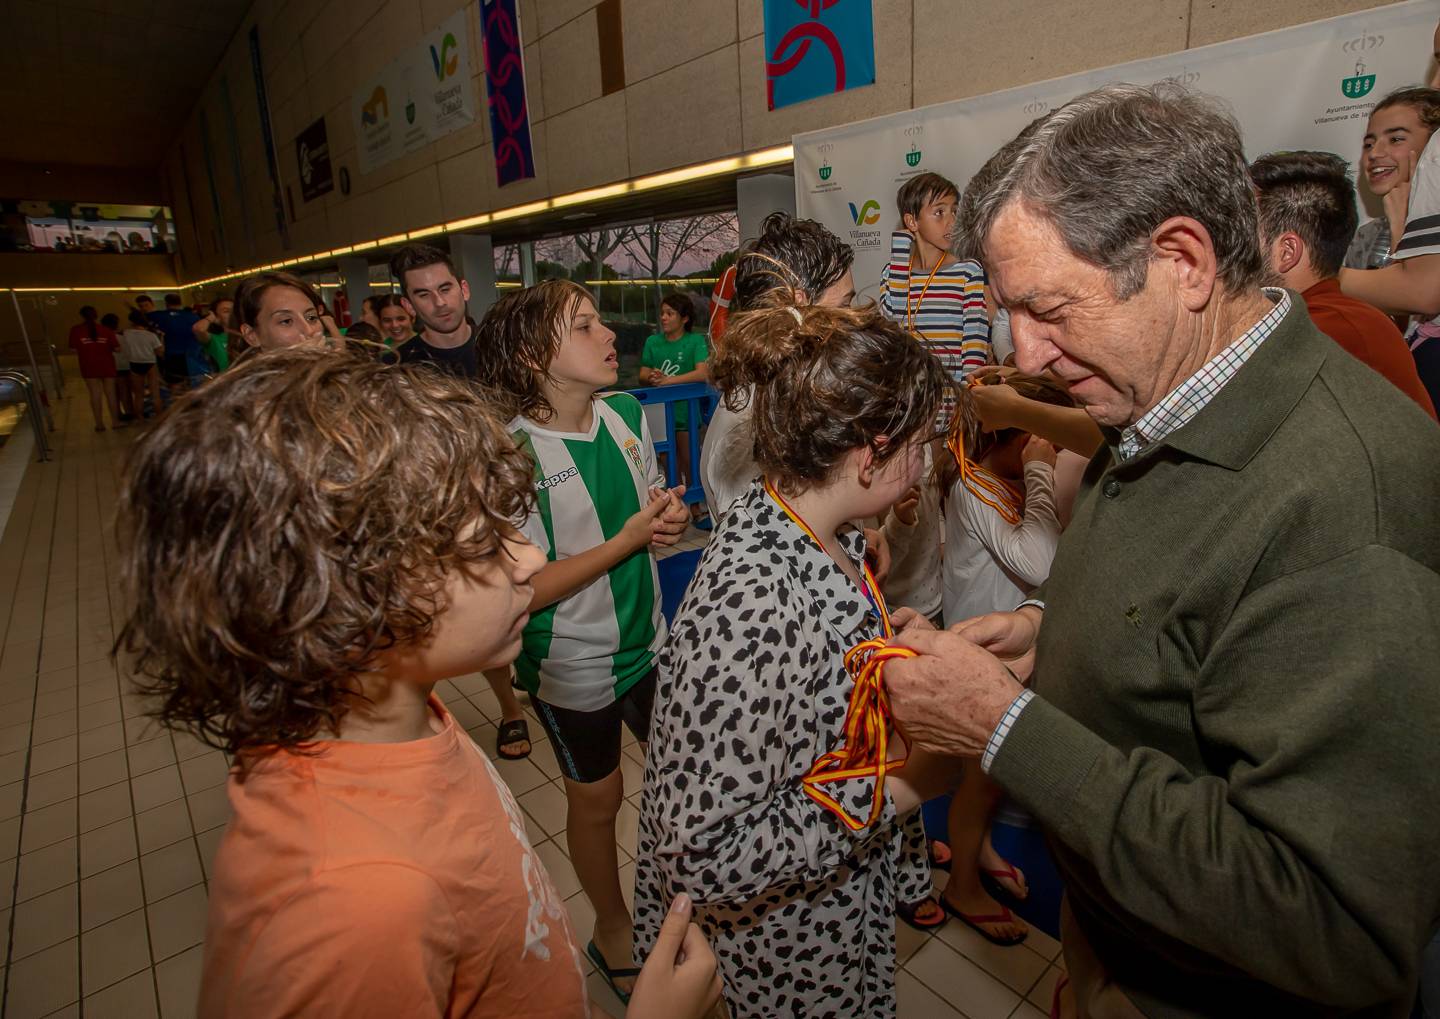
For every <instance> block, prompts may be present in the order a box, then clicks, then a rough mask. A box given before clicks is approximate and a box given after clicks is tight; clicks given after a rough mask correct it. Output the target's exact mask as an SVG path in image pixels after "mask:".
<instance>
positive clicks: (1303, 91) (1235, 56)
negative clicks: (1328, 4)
mask: <svg viewBox="0 0 1440 1019" xmlns="http://www.w3.org/2000/svg"><path fill="white" fill-rule="evenodd" d="M1437 17H1440V5H1437V4H1436V3H1435V0H1410V2H1407V3H1398V4H1393V5H1391V6H1388V7H1380V8H1376V9H1374V10H1369V11H1365V12H1363V13H1360V14H1351V15H1345V16H1343V17H1339V18H1330V19H1328V20H1325V21H1317V22H1312V23H1311V24H1308V25H1299V26H1296V27H1294V28H1285V29H1281V30H1279V31H1275V32H1267V33H1265V34H1263V35H1254V36H1249V37H1246V38H1244V39H1235V40H1232V41H1230V42H1223V43H1216V44H1214V45H1211V46H1204V47H1201V48H1198V49H1192V50H1185V51H1184V52H1181V53H1174V54H1171V55H1169V56H1163V57H1152V58H1149V59H1146V60H1136V61H1133V62H1131V63H1128V64H1117V65H1115V66H1113V67H1105V68H1100V69H1098V70H1094V71H1086V72H1083V73H1080V74H1072V75H1068V76H1066V77H1064V78H1054V79H1052V80H1050V81H1045V82H1040V83H1038V84H1034V85H1025V86H1022V87H1019V88H1012V89H1006V90H1004V91H1003V92H992V93H989V94H988V95H983V96H977V97H975V98H972V99H961V100H956V101H954V102H948V103H937V104H936V105H934V106H925V107H921V108H920V109H916V110H907V111H905V112H903V113H895V114H890V115H888V116H884V117H877V118H875V119H873V120H865V121H859V122H857V123H854V124H847V125H845V126H844V127H837V128H830V129H828V130H824V131H812V132H810V133H807V134H800V135H796V136H795V138H794V144H795V198H796V202H795V204H796V209H797V211H798V214H799V215H800V216H802V217H806V218H809V219H816V220H819V221H820V222H822V223H824V224H825V225H826V226H827V227H829V228H830V229H831V230H833V231H834V232H835V233H836V234H837V235H838V236H839V237H840V238H841V239H842V240H845V241H848V242H849V244H850V246H851V247H852V248H854V249H855V285H856V289H857V290H859V291H860V292H861V293H862V294H864V295H865V296H869V297H876V296H878V291H879V284H880V271H881V269H882V268H883V266H884V264H885V259H886V257H887V256H888V254H889V251H890V233H891V231H892V230H894V229H896V228H897V227H898V226H899V217H898V214H897V213H896V211H895V192H896V191H897V190H898V189H899V187H900V185H901V184H903V183H904V182H905V180H906V179H907V178H909V177H913V176H914V175H915V174H918V173H922V172H924V171H926V170H933V171H935V172H937V173H941V174H944V175H945V176H946V177H949V178H950V179H951V180H953V181H954V182H955V183H956V184H957V185H958V186H959V187H960V188H961V189H962V190H963V189H964V187H965V184H966V182H967V181H969V179H970V178H971V176H972V175H974V173H975V172H976V171H977V170H979V169H980V167H981V166H982V165H983V164H984V163H985V160H987V159H989V158H990V156H991V155H992V154H993V153H994V152H995V150H996V149H998V148H999V147H1000V146H1001V145H1003V144H1005V143H1006V142H1007V141H1009V140H1010V139H1011V138H1013V137H1015V135H1016V134H1018V133H1019V132H1020V129H1021V128H1023V127H1024V126H1025V125H1026V124H1028V123H1029V122H1030V121H1032V120H1034V119H1035V118H1036V117H1038V116H1041V115H1042V114H1044V113H1047V112H1048V111H1050V110H1053V109H1055V108H1056V107H1058V106H1062V105H1064V104H1065V103H1066V102H1068V101H1069V100H1070V99H1073V98H1074V97H1075V96H1077V95H1080V94H1081V93H1083V92H1087V91H1089V90H1090V89H1093V88H1097V87H1099V86H1101V85H1106V84H1110V83H1113V82H1136V83H1142V84H1149V83H1152V82H1158V81H1163V80H1166V79H1170V80H1174V81H1177V82H1180V83H1182V84H1184V85H1187V86H1189V87H1191V88H1194V89H1197V90H1199V91H1202V92H1207V93H1209V94H1211V95H1213V96H1217V97H1219V98H1220V99H1222V100H1224V101H1225V102H1226V103H1227V104H1228V105H1229V106H1230V108H1231V109H1232V110H1233V112H1234V114H1235V116H1236V118H1237V119H1238V120H1239V122H1240V127H1241V130H1242V131H1243V132H1244V138H1245V146H1246V152H1247V154H1248V155H1249V157H1250V158H1252V159H1253V158H1255V157H1256V156H1259V155H1262V154H1264V153H1266V152H1273V151H1276V150H1280V149H1316V150H1321V151H1327V152H1336V153H1339V154H1340V155H1342V156H1345V157H1346V158H1348V159H1350V160H1351V162H1352V164H1358V160H1359V155H1360V144H1361V139H1362V137H1363V136H1364V134H1365V121H1366V118H1367V117H1368V116H1369V114H1370V110H1371V108H1372V107H1373V106H1374V105H1375V103H1376V102H1377V101H1379V100H1380V99H1381V98H1382V97H1383V96H1384V95H1385V94H1386V93H1388V92H1390V91H1391V90H1393V89H1396V88H1399V87H1401V86H1402V85H1413V84H1421V83H1423V82H1424V79H1425V75H1426V74H1427V72H1428V60H1429V58H1430V49H1431V33H1432V32H1433V30H1434V28H1435V22H1436V18H1437ZM1357 179H1358V175H1357ZM1361 194H1362V198H1363V199H1370V196H1369V194H1368V192H1366V191H1365V190H1364V188H1363V187H1362V188H1361ZM1370 204H1371V206H1372V209H1371V213H1370V214H1372V215H1373V214H1377V213H1378V212H1379V207H1378V204H1377V203H1374V202H1373V200H1371V201H1370Z"/></svg>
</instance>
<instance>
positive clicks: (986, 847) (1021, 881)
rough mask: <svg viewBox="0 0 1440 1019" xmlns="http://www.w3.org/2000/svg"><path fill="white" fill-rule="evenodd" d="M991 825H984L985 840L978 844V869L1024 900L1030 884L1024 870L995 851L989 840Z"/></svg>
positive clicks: (1028, 892)
mask: <svg viewBox="0 0 1440 1019" xmlns="http://www.w3.org/2000/svg"><path fill="white" fill-rule="evenodd" d="M992 827H993V826H992V825H986V827H985V841H984V842H982V843H981V844H980V870H981V871H982V872H984V873H987V874H989V875H990V878H991V880H993V881H994V882H995V883H996V884H998V885H999V886H1000V887H1001V888H1004V889H1005V891H1007V892H1009V893H1010V894H1011V895H1013V896H1015V898H1017V899H1020V900H1021V901H1024V900H1025V899H1027V898H1029V897H1030V886H1029V885H1028V884H1027V883H1026V881H1025V872H1024V871H1022V870H1021V869H1020V868H1019V867H1017V866H1015V865H1014V864H1012V863H1011V862H1010V861H1009V860H1007V859H1005V857H1003V856H1001V855H1000V854H999V852H997V851H996V849H995V846H994V845H993V844H992V843H991V841H990V832H991V829H992Z"/></svg>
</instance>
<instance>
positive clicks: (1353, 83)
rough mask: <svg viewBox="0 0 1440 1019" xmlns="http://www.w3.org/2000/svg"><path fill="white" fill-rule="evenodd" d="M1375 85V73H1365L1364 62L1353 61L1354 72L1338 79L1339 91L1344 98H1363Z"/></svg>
mask: <svg viewBox="0 0 1440 1019" xmlns="http://www.w3.org/2000/svg"><path fill="white" fill-rule="evenodd" d="M1374 87H1375V75H1373V74H1366V73H1365V62H1364V61H1363V60H1357V61H1355V74H1354V76H1353V77H1350V78H1342V79H1341V80H1340V91H1341V93H1342V94H1344V96H1345V98H1346V99H1363V98H1364V97H1365V96H1368V95H1369V94H1370V90H1371V89H1373V88H1374Z"/></svg>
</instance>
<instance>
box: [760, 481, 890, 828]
mask: <svg viewBox="0 0 1440 1019" xmlns="http://www.w3.org/2000/svg"><path fill="white" fill-rule="evenodd" d="M765 491H766V492H768V493H769V495H770V497H771V498H772V499H774V500H775V501H776V502H777V503H778V504H779V505H780V508H781V509H782V510H784V511H785V514H786V516H788V517H789V518H790V519H791V520H793V521H794V522H795V526H797V527H799V528H800V530H802V531H803V532H805V534H806V536H808V537H809V538H810V540H811V541H813V542H814V543H815V544H816V545H817V546H819V547H820V548H821V549H822V550H823V549H824V548H825V543H824V542H822V541H821V540H820V539H819V538H818V537H817V536H816V534H815V532H814V531H813V530H811V528H810V525H809V524H807V523H806V522H805V521H804V519H803V518H802V517H801V516H800V514H799V513H797V512H795V510H794V508H793V507H791V505H790V504H789V503H788V502H786V501H785V498H784V496H782V495H781V494H780V493H779V492H778V491H777V490H776V489H775V487H774V486H773V485H772V484H771V483H770V480H769V479H768V478H767V479H766V480H765ZM861 569H862V570H863V574H864V580H865V585H866V587H867V588H868V590H867V591H866V592H865V593H866V595H867V596H868V597H869V598H870V601H871V603H872V604H873V605H874V606H875V608H876V610H877V611H878V613H879V616H880V623H881V626H882V627H883V628H884V634H885V635H884V636H883V637H876V638H874V639H872V640H866V641H861V642H860V643H859V644H856V645H855V646H854V647H853V648H851V649H850V650H849V651H847V652H845V671H846V672H848V673H849V674H850V678H851V679H852V680H853V681H854V687H853V688H852V689H851V691H850V703H849V705H848V706H847V707H846V709H845V728H844V738H843V739H842V741H841V743H840V746H839V747H837V748H836V749H834V750H831V751H829V752H828V753H826V754H823V755H821V757H820V759H819V760H817V761H816V762H815V764H814V765H813V766H812V767H811V768H810V770H809V771H807V772H806V773H805V775H804V776H803V777H802V778H801V779H800V784H801V787H802V788H803V789H804V790H805V795H807V796H809V797H810V798H811V799H812V800H814V801H815V802H816V803H818V804H819V805H820V806H821V807H824V808H825V809H826V810H828V811H830V813H832V814H834V815H835V816H836V817H838V818H839V819H840V821H841V823H842V824H844V825H845V827H847V828H849V829H850V830H851V831H860V830H862V829H864V828H868V827H869V826H871V825H873V824H874V823H875V822H876V821H877V820H878V819H879V817H880V813H881V811H883V810H884V809H885V776H886V775H887V774H888V773H889V772H891V771H893V770H894V769H896V768H898V767H900V766H901V765H903V764H904V763H905V758H903V757H902V758H900V759H899V760H896V761H892V760H890V699H889V697H888V696H887V695H886V693H885V663H886V662H888V661H891V660H892V659H895V658H914V657H915V652H914V651H911V650H910V649H909V648H904V647H893V646H891V645H890V644H889V643H888V641H889V639H890V638H891V637H892V636H894V630H893V628H892V627H891V625H890V612H889V610H888V609H887V608H886V606H885V596H884V595H883V594H881V592H880V585H879V583H877V582H876V580H875V575H874V574H873V573H872V572H871V571H870V564H869V563H866V562H862V563H861ZM856 778H859V779H869V778H873V779H874V781H875V792H874V796H873V798H872V800H871V804H870V817H869V819H868V820H864V821H862V820H860V819H859V818H857V817H855V816H853V815H852V814H851V813H850V812H849V811H848V810H846V809H845V807H844V806H843V805H841V804H840V802H839V801H838V800H836V799H835V798H834V797H833V796H831V795H830V794H829V793H827V792H826V791H825V790H824V789H822V788H821V787H822V786H824V785H827V784H829V783H831V782H843V781H848V780H850V779H856Z"/></svg>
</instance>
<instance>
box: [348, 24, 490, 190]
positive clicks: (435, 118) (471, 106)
mask: <svg viewBox="0 0 1440 1019" xmlns="http://www.w3.org/2000/svg"><path fill="white" fill-rule="evenodd" d="M468 38H469V30H468V28H467V25H466V22H465V8H463V7H462V8H460V10H458V11H456V12H455V13H454V14H452V15H450V17H448V18H446V19H445V21H444V23H443V24H441V25H440V26H439V27H438V28H436V29H435V30H434V31H432V32H430V33H429V34H427V35H426V36H425V37H424V38H423V39H421V40H420V42H419V43H418V44H416V45H414V46H411V47H409V48H408V49H407V50H406V51H405V52H403V53H401V54H400V56H398V57H396V58H395V59H394V60H392V61H391V62H390V64H389V65H388V66H386V67H385V68H384V69H383V70H382V71H381V72H380V73H379V74H377V75H376V76H375V77H374V78H371V79H370V80H369V81H367V82H366V83H365V84H364V85H362V86H361V87H360V89H359V91H357V92H356V93H355V94H354V95H352V96H351V97H350V119H351V122H352V124H353V125H354V128H355V139H356V162H357V163H358V164H359V167H360V172H361V173H370V172H371V171H372V170H374V169H376V168H377V167H380V166H384V165H385V164H386V163H388V162H390V161H391V160H395V159H399V158H400V157H401V156H403V155H405V154H407V153H410V152H414V151H415V150H416V149H420V148H423V147H424V146H426V145H428V144H430V142H432V141H435V140H436V139H437V138H441V137H443V136H445V135H447V134H449V133H450V132H451V131H456V130H458V129H460V128H462V127H464V126H466V125H467V124H469V123H471V122H472V121H474V119H475V102H474V97H473V89H472V88H471V85H470V74H471V71H470V52H469V47H468V46H467V45H466V40H467V39H468Z"/></svg>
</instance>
